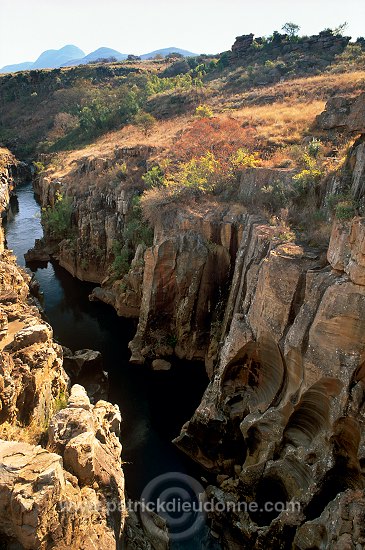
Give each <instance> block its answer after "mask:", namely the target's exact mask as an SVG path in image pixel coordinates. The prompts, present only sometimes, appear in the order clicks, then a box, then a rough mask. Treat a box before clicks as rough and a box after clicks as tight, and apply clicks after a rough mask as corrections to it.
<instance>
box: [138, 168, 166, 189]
mask: <svg viewBox="0 0 365 550" xmlns="http://www.w3.org/2000/svg"><path fill="white" fill-rule="evenodd" d="M164 177H165V176H164V173H163V171H162V170H161V168H160V167H159V166H153V167H152V168H151V169H150V170H148V171H147V172H146V173H145V174H144V175H143V176H142V180H143V181H144V183H145V185H146V187H147V189H151V188H152V187H160V186H161V185H162V184H163V181H164Z"/></svg>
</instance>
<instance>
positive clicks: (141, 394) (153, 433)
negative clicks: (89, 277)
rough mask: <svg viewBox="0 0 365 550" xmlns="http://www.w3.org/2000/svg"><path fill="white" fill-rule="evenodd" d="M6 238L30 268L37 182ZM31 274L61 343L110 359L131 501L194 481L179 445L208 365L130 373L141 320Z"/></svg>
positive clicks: (76, 286) (16, 206)
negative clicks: (158, 483)
mask: <svg viewBox="0 0 365 550" xmlns="http://www.w3.org/2000/svg"><path fill="white" fill-rule="evenodd" d="M5 234H6V242H7V246H8V247H9V248H10V249H11V250H13V251H14V254H15V255H16V257H17V261H18V263H19V265H25V261H24V254H25V253H26V252H27V251H28V250H29V249H30V248H32V246H33V245H34V240H35V239H39V238H41V237H42V235H43V231H42V226H41V223H40V206H39V204H38V203H37V201H36V198H35V196H34V192H33V188H32V183H31V182H28V183H25V184H22V185H20V186H18V187H17V189H16V196H14V197H13V198H12V200H11V205H10V212H9V213H8V222H7V224H6V230H5ZM31 266H32V270H33V272H34V274H35V278H36V279H37V280H38V282H39V284H40V290H41V292H42V293H43V301H42V304H43V307H44V312H45V314H46V318H47V320H48V322H49V323H50V324H51V326H52V328H53V330H54V337H55V339H56V341H57V342H59V343H60V344H61V345H63V346H65V347H68V348H71V350H72V351H76V350H79V349H94V350H97V351H100V352H101V353H102V357H103V368H104V370H105V371H106V372H107V373H108V381H109V384H108V386H109V391H108V400H109V401H110V402H112V403H117V404H118V405H119V407H120V410H121V413H122V418H123V422H122V427H121V441H122V444H123V461H125V462H126V464H125V466H124V471H125V474H126V479H127V482H126V489H127V491H128V493H129V495H130V496H131V497H133V498H137V499H138V498H139V497H140V494H141V492H142V490H143V488H144V487H145V486H146V485H147V483H148V482H149V481H150V480H151V479H153V478H154V477H157V476H158V475H160V474H162V473H165V472H169V471H181V472H186V473H189V472H190V473H192V472H193V471H194V467H193V465H192V464H191V463H190V461H189V460H188V459H186V458H185V456H184V455H183V454H182V453H181V452H179V451H178V450H177V449H176V448H175V447H174V445H172V444H171V440H172V439H173V438H174V437H176V436H177V435H178V433H179V430H180V428H181V426H182V425H183V424H184V422H186V421H187V420H188V419H189V418H190V416H191V415H192V413H193V412H194V410H195V408H196V406H197V405H198V404H199V401H200V399H201V396H202V394H203V392H204V390H205V388H206V385H207V378H206V377H205V373H204V367H203V365H199V364H198V363H195V364H190V363H189V362H181V363H180V364H179V362H178V361H177V362H176V364H175V365H174V369H173V371H170V372H162V373H156V372H155V373H153V372H151V371H150V369H148V368H146V367H143V366H133V365H130V364H129V361H128V360H129V356H130V352H129V350H128V342H129V341H130V340H131V339H132V338H133V336H134V332H135V329H136V325H135V323H134V322H133V320H128V319H123V318H120V317H118V316H117V314H116V313H115V312H114V310H113V309H112V308H111V307H110V306H107V305H104V304H102V303H96V302H90V301H89V295H90V293H91V292H92V289H93V288H94V285H92V284H90V283H84V282H80V281H78V280H77V279H75V278H74V277H72V276H71V275H69V274H68V273H67V272H66V271H65V270H64V269H62V268H61V267H60V266H59V265H58V264H57V262H52V263H51V262H49V263H48V264H45V263H43V264H38V266H37V264H36V265H34V263H33V264H31ZM192 376H194V381H195V384H194V387H193V388H192V387H191V384H190V379H191V377H192ZM185 394H186V395H188V399H187V398H186V397H185Z"/></svg>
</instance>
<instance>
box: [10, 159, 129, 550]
mask: <svg viewBox="0 0 365 550" xmlns="http://www.w3.org/2000/svg"><path fill="white" fill-rule="evenodd" d="M10 160H11V162H13V159H10ZM6 162H7V161H6ZM6 162H5V164H6ZM3 173H4V178H5V181H3V184H4V188H5V187H6V186H7V184H8V183H11V184H12V181H13V180H12V179H10V173H11V167H10V166H8V167H7V168H6V171H5V170H4V172H3ZM8 195H9V185H8V188H7V190H6V191H5V193H4V194H3V197H4V201H3V207H6V206H7V197H8ZM0 237H1V238H0V540H1V543H2V544H3V545H4V547H6V548H8V547H9V548H10V547H11V548H13V547H14V545H16V547H17V548H25V549H30V550H35V549H46V548H50V547H51V546H52V547H55V548H60V549H61V548H64V549H66V548H67V549H68V548H71V547H72V548H80V549H81V548H84V549H86V548H91V547H93V548H96V547H97V548H101V549H102V548H105V549H106V548H108V549H110V548H118V547H119V545H120V541H121V534H122V530H123V528H124V518H125V501H124V478H123V471H122V468H121V461H120V454H121V445H120V442H119V437H118V436H119V426H120V421H121V418H120V413H119V409H118V407H116V406H113V405H111V404H110V403H107V402H105V401H99V402H97V403H96V404H95V405H92V404H91V403H90V400H89V398H88V396H87V395H86V392H85V390H84V388H83V387H81V386H77V385H76V386H73V387H72V389H71V391H70V392H69V386H70V382H69V379H68V376H67V375H66V373H65V371H64V369H63V352H62V348H61V346H59V345H58V344H56V343H55V342H54V341H53V338H52V329H51V327H50V326H49V325H48V324H47V323H46V322H45V321H44V320H43V319H42V318H41V315H40V313H39V310H38V309H37V307H36V306H35V304H34V302H33V299H32V297H31V295H30V292H29V285H30V284H31V279H30V277H29V276H28V275H27V273H26V272H25V271H23V270H22V269H20V268H19V267H18V266H17V265H16V262H15V258H14V256H13V255H12V254H11V253H10V252H9V251H8V250H5V249H4V239H3V230H2V229H1V235H0ZM68 395H69V397H67V396H68Z"/></svg>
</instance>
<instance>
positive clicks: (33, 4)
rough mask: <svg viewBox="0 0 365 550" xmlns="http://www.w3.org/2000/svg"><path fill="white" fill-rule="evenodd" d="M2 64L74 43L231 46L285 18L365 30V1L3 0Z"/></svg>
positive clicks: (315, 26)
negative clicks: (239, 36) (345, 24)
mask: <svg viewBox="0 0 365 550" xmlns="http://www.w3.org/2000/svg"><path fill="white" fill-rule="evenodd" d="M0 21H1V23H2V24H1V33H0V67H1V66H3V65H5V64H9V63H18V62H21V61H33V60H35V59H36V58H37V57H38V55H39V54H40V53H41V52H42V51H44V50H46V49H58V48H60V47H62V46H64V45H65V44H75V45H76V46H79V47H80V48H81V49H83V50H84V51H85V52H86V53H89V52H90V51H92V50H95V49H96V48H98V47H100V46H109V47H111V48H114V49H116V50H119V51H121V52H122V53H136V54H139V53H146V52H148V51H152V50H155V49H158V48H162V47H168V46H176V47H180V48H185V49H188V50H190V51H193V52H196V53H200V52H205V53H216V52H220V51H224V50H227V49H229V48H230V46H231V45H232V43H233V41H234V38H235V36H238V35H240V34H246V33H249V32H254V33H255V34H256V35H257V36H260V35H268V34H271V33H272V31H273V30H275V29H276V30H280V29H281V27H282V25H283V24H284V23H285V22H286V21H293V22H295V23H297V24H299V25H300V26H301V32H302V33H303V34H314V33H317V32H319V31H320V30H322V29H324V28H326V27H336V26H338V25H340V24H341V23H343V22H344V21H347V22H348V23H349V26H348V29H347V34H349V35H350V36H353V37H355V38H357V37H358V36H364V35H365V1H364V0H347V1H344V0H331V1H329V0H324V1H323V0H305V1H303V0H301V1H296V0H291V1H289V0H278V1H269V0H249V1H248V0H225V1H221V0H202V1H197V0H179V1H178V2H175V1H174V0H155V1H147V0H133V1H127V0H1V3H0Z"/></svg>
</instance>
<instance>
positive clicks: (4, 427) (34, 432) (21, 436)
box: [0, 422, 46, 445]
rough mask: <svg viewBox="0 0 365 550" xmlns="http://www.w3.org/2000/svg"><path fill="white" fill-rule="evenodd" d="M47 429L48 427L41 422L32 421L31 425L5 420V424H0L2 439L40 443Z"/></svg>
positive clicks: (0, 436) (31, 443)
mask: <svg viewBox="0 0 365 550" xmlns="http://www.w3.org/2000/svg"><path fill="white" fill-rule="evenodd" d="M45 430H46V427H45V426H42V425H41V424H40V423H39V422H32V423H31V424H29V426H21V425H19V424H10V423H9V422H3V424H0V439H3V440H5V441H21V442H22V443H29V444H30V445H38V444H39V441H40V439H41V437H42V435H43V434H44V432H45Z"/></svg>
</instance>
